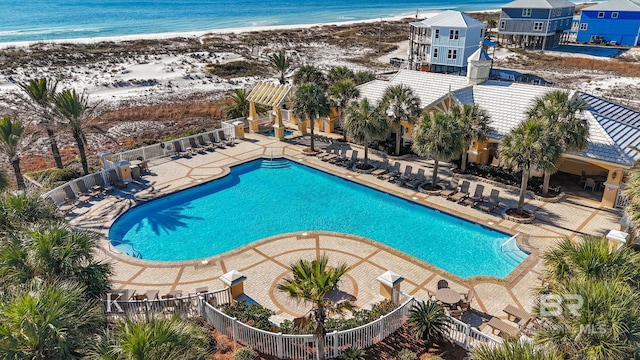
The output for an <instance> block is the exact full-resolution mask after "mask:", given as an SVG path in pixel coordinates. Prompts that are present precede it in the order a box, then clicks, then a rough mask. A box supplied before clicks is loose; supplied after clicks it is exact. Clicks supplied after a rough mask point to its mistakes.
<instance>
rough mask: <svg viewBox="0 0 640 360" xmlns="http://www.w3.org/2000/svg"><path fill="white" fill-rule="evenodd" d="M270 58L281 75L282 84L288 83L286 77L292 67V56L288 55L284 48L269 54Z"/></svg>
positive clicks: (270, 62) (272, 65)
mask: <svg viewBox="0 0 640 360" xmlns="http://www.w3.org/2000/svg"><path fill="white" fill-rule="evenodd" d="M268 60H269V64H270V65H271V67H272V68H273V69H274V70H276V71H277V72H278V74H279V75H280V84H282V85H284V84H286V83H287V82H286V81H285V79H284V77H285V75H286V74H287V71H289V68H290V67H291V58H290V57H289V56H287V53H285V52H284V50H280V51H279V52H277V53H273V54H271V55H269V58H268Z"/></svg>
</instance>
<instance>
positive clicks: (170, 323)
mask: <svg viewBox="0 0 640 360" xmlns="http://www.w3.org/2000/svg"><path fill="white" fill-rule="evenodd" d="M209 341H210V340H209V336H208V334H207V331H206V330H205V329H204V328H202V327H200V326H197V325H196V324H194V323H192V322H190V321H188V320H185V319H181V318H178V317H174V318H171V319H165V318H156V317H153V318H151V319H150V321H149V322H143V321H140V320H136V319H131V318H127V319H126V320H124V321H121V322H119V323H117V324H116V325H115V327H114V328H113V329H112V330H107V331H105V333H104V334H102V335H97V336H96V337H95V341H93V342H91V349H90V351H89V353H90V354H89V356H88V357H87V358H88V359H91V360H120V359H122V360H157V359H194V360H197V359H202V360H205V359H209V358H210V357H209Z"/></svg>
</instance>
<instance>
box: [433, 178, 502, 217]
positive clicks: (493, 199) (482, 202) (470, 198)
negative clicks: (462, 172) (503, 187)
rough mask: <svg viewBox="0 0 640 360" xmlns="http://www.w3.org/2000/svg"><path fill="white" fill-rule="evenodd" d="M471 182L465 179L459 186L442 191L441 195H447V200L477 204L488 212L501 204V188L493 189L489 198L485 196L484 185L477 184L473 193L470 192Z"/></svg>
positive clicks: (470, 204) (469, 204)
mask: <svg viewBox="0 0 640 360" xmlns="http://www.w3.org/2000/svg"><path fill="white" fill-rule="evenodd" d="M470 186H471V183H470V182H469V181H468V180H463V181H462V184H461V185H460V187H459V188H457V187H454V188H448V189H445V190H443V191H442V192H441V195H442V196H444V197H446V198H447V200H450V201H453V202H456V203H458V204H461V205H468V206H471V207H474V206H477V205H479V206H478V207H479V208H480V210H483V211H486V212H489V213H490V212H492V211H493V210H495V209H496V208H497V207H498V206H499V205H500V190H497V189H492V190H491V194H490V195H489V197H488V198H485V196H484V185H482V184H477V185H476V188H475V191H474V193H473V195H471V194H470V193H469V188H470Z"/></svg>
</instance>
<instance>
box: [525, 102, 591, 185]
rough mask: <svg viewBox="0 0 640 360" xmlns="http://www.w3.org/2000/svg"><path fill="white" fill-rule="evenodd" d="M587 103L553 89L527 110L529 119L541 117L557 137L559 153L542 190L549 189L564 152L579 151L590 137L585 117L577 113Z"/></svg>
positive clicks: (539, 118)
mask: <svg viewBox="0 0 640 360" xmlns="http://www.w3.org/2000/svg"><path fill="white" fill-rule="evenodd" d="M585 107H586V103H585V102H584V101H582V100H581V99H579V98H577V97H574V98H571V97H569V93H568V92H567V91H562V90H554V91H551V92H549V93H547V94H545V95H544V96H542V97H539V98H537V99H536V100H535V102H534V104H533V105H532V106H531V108H530V109H529V110H528V111H527V116H528V117H529V118H530V119H538V120H543V121H545V122H547V124H548V125H547V126H548V130H549V131H552V132H553V134H554V136H555V137H556V138H557V143H558V146H560V153H556V152H554V155H556V159H555V161H553V164H554V166H550V167H549V168H548V169H540V170H545V173H544V182H543V185H542V193H543V194H547V192H548V191H549V179H550V178H551V174H552V173H553V172H555V170H557V167H556V166H555V165H557V164H558V162H559V161H560V159H561V158H562V153H565V152H571V151H580V150H583V149H585V148H586V147H587V145H588V139H589V124H588V122H587V120H586V119H584V118H581V117H579V116H578V115H579V114H580V113H581V112H582V111H583V110H584V109H585Z"/></svg>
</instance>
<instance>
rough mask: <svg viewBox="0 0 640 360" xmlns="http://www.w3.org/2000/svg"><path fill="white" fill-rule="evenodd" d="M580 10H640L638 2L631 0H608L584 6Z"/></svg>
mask: <svg viewBox="0 0 640 360" xmlns="http://www.w3.org/2000/svg"><path fill="white" fill-rule="evenodd" d="M582 10H583V11H584V10H597V11H640V2H638V1H632V0H610V1H605V2H601V3H598V4H595V5H593V6H589V7H586V8H584V9H582Z"/></svg>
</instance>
